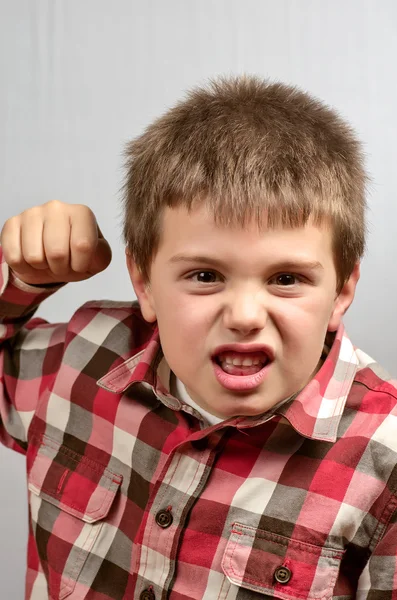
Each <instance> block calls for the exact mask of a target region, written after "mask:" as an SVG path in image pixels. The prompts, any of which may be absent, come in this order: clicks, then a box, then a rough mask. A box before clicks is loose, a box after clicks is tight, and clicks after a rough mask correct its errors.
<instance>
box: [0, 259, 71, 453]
mask: <svg viewBox="0 0 397 600" xmlns="http://www.w3.org/2000/svg"><path fill="white" fill-rule="evenodd" d="M60 287H62V286H51V287H47V288H40V287H36V286H31V285H28V284H26V283H24V282H23V281H21V280H20V279H18V278H17V277H15V276H14V275H13V273H12V271H11V270H10V269H9V267H8V265H7V263H6V262H5V260H4V256H3V251H2V248H1V247H0V441H1V442H2V443H3V444H5V445H6V446H7V447H9V448H11V449H13V450H17V451H19V452H23V453H24V452H25V450H26V447H27V432H28V428H29V425H30V422H31V420H32V417H33V415H34V411H35V408H36V404H37V400H38V392H39V389H40V387H41V385H40V384H42V383H44V379H45V380H46V381H45V384H46V385H48V384H50V381H51V378H52V376H53V375H54V374H55V373H56V372H57V369H58V366H59V363H60V360H61V357H62V352H63V344H64V333H65V330H66V327H65V326H64V325H63V324H60V325H48V324H47V323H46V321H44V320H43V319H39V318H32V317H33V315H34V313H35V311H36V310H37V307H38V306H39V304H40V303H41V302H42V301H43V300H45V299H46V298H47V297H48V296H50V295H51V294H53V293H54V292H55V291H57V290H58V289H59V288H60ZM44 360H45V370H44ZM44 372H45V378H44Z"/></svg>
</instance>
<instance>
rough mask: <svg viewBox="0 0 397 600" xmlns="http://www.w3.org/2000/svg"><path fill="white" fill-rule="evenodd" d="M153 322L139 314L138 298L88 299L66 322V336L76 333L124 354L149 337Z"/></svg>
mask: <svg viewBox="0 0 397 600" xmlns="http://www.w3.org/2000/svg"><path fill="white" fill-rule="evenodd" d="M155 328H156V324H153V323H147V322H146V321H145V319H144V318H143V315H142V312H141V309H140V306H139V303H138V301H136V300H135V301H129V302H119V301H113V300H95V301H89V302H86V303H85V304H83V305H82V306H81V307H79V308H78V309H77V310H76V311H75V313H74V314H73V316H72V318H71V319H70V321H69V323H68V334H69V335H68V337H69V340H71V339H73V338H75V337H76V336H78V338H79V339H80V340H82V339H84V340H86V341H88V342H92V343H94V344H96V345H98V346H106V347H107V348H109V349H112V350H114V351H116V352H117V354H124V353H125V352H129V351H131V350H134V348H140V349H141V347H142V346H144V345H145V343H146V342H148V341H149V340H150V338H151V337H152V335H153V332H154V329H155Z"/></svg>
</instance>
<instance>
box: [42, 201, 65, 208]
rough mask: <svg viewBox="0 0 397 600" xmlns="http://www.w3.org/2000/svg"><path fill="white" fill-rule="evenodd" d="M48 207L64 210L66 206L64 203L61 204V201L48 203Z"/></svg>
mask: <svg viewBox="0 0 397 600" xmlns="http://www.w3.org/2000/svg"><path fill="white" fill-rule="evenodd" d="M46 206H48V207H49V208H55V209H58V208H62V207H63V206H65V204H64V203H63V202H61V201H60V200H49V201H48V202H46Z"/></svg>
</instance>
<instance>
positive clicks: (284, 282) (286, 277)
mask: <svg viewBox="0 0 397 600" xmlns="http://www.w3.org/2000/svg"><path fill="white" fill-rule="evenodd" d="M275 281H276V283H277V285H281V286H288V285H294V284H295V283H296V276H295V275H292V274H291V273H282V274H281V275H277V277H276V278H275Z"/></svg>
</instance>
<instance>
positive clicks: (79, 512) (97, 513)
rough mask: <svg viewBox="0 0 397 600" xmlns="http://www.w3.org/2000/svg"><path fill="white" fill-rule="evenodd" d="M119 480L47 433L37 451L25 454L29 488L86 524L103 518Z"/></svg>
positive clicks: (109, 471) (97, 463)
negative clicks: (49, 436) (26, 455)
mask: <svg viewBox="0 0 397 600" xmlns="http://www.w3.org/2000/svg"><path fill="white" fill-rule="evenodd" d="M29 459H30V460H29ZM29 462H31V464H29ZM122 479H123V478H122V475H118V474H117V473H113V472H112V471H111V470H110V469H108V468H106V467H105V466H104V465H102V464H101V463H99V462H97V461H95V460H92V459H91V458H87V457H86V456H83V455H81V454H78V453H77V452H74V451H73V450H71V449H70V448H67V447H66V446H64V445H62V444H59V443H58V442H56V441H54V440H52V439H50V438H48V437H47V436H43V438H42V440H41V443H40V444H39V448H38V450H37V453H35V455H34V456H33V457H30V456H29V455H28V487H29V490H30V491H31V492H33V493H34V494H36V495H37V496H40V497H41V498H43V499H44V500H46V501H47V502H50V503H51V504H53V505H55V506H57V507H59V508H60V509H61V510H64V511H65V512H67V513H69V514H71V515H74V516H75V517H78V518H79V519H82V520H83V521H85V522H86V523H94V522H95V521H99V520H100V519H103V518H104V517H106V515H107V514H108V512H109V509H110V507H111V504H112V502H113V500H114V498H115V495H116V493H117V491H118V489H119V487H120V484H121V482H122Z"/></svg>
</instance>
